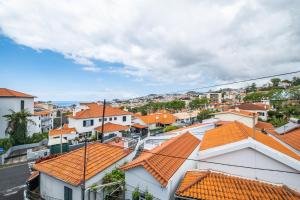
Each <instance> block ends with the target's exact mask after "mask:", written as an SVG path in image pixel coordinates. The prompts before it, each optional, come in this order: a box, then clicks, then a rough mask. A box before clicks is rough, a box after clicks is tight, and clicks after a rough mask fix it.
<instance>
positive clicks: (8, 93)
mask: <svg viewBox="0 0 300 200" xmlns="http://www.w3.org/2000/svg"><path fill="white" fill-rule="evenodd" d="M0 97H24V98H34V97H35V96H32V95H30V94H25V93H23V92H18V91H14V90H10V89H7V88H0Z"/></svg>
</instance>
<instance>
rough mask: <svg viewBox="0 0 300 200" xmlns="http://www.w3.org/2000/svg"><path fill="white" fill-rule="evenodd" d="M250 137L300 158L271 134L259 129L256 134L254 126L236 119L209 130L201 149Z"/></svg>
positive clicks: (299, 157) (298, 158)
mask: <svg viewBox="0 0 300 200" xmlns="http://www.w3.org/2000/svg"><path fill="white" fill-rule="evenodd" d="M249 137H251V138H252V139H254V140H256V141H258V142H260V143H262V144H264V145H266V146H268V147H270V148H272V149H274V150H276V151H279V152H281V153H283V154H285V155H288V156H290V157H292V158H294V159H297V160H300V156H298V155H297V154H296V153H294V152H293V151H291V150H290V149H288V148H287V147H285V146H284V145H283V144H281V143H280V142H278V141H276V140H275V139H274V138H272V137H271V136H268V135H265V134H263V133H261V132H260V131H257V130H256V131H255V136H254V135H253V129H252V128H249V127H248V126H246V125H244V124H242V123H240V122H237V121H234V122H232V123H230V124H225V125H223V126H220V127H217V128H215V129H211V130H208V131H207V132H206V133H205V135H204V137H203V140H202V142H201V146H200V151H202V150H206V149H209V148H214V147H218V146H222V145H226V144H230V143H234V142H238V141H241V140H244V139H248V138H249Z"/></svg>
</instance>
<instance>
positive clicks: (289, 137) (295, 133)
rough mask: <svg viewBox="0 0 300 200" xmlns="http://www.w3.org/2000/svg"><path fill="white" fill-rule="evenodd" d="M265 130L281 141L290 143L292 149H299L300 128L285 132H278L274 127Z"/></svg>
mask: <svg viewBox="0 0 300 200" xmlns="http://www.w3.org/2000/svg"><path fill="white" fill-rule="evenodd" d="M267 132H268V133H270V134H272V135H273V136H275V137H276V138H278V139H279V140H281V141H282V142H284V143H286V144H288V145H290V146H291V147H293V148H294V149H296V150H298V151H300V128H296V129H294V130H291V131H289V132H287V133H285V134H278V133H277V132H276V131H275V130H274V129H273V130H272V129H271V130H267Z"/></svg>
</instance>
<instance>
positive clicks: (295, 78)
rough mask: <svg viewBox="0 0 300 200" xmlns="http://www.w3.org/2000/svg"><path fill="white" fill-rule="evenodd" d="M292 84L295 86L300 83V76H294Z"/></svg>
mask: <svg viewBox="0 0 300 200" xmlns="http://www.w3.org/2000/svg"><path fill="white" fill-rule="evenodd" d="M292 85H293V86H297V85H300V77H293V80H292Z"/></svg>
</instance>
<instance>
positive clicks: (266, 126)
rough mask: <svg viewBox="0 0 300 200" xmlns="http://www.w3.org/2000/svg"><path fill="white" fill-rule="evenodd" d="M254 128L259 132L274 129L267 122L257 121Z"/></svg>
mask: <svg viewBox="0 0 300 200" xmlns="http://www.w3.org/2000/svg"><path fill="white" fill-rule="evenodd" d="M255 127H256V128H258V129H259V130H270V129H274V126H273V125H272V124H271V123H268V122H261V121H258V122H257V123H256V125H255Z"/></svg>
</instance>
